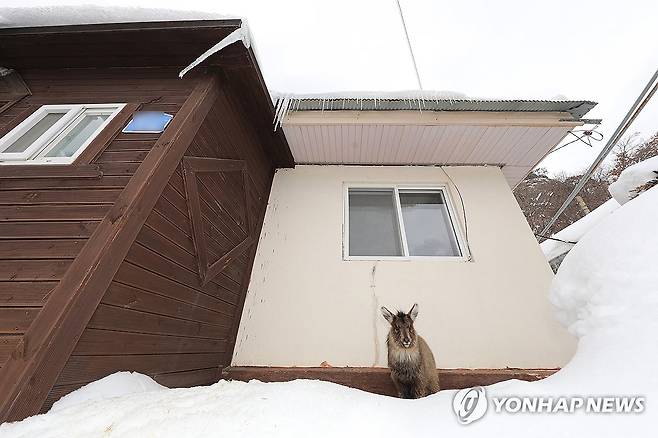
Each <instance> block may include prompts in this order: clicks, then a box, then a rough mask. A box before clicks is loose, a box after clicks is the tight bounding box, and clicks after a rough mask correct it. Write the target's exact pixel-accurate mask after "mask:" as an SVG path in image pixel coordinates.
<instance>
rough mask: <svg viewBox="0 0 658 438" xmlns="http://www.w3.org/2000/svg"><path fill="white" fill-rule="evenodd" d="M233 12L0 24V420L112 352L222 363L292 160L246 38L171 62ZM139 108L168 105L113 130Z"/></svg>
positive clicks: (201, 379)
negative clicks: (148, 125)
mask: <svg viewBox="0 0 658 438" xmlns="http://www.w3.org/2000/svg"><path fill="white" fill-rule="evenodd" d="M240 26H241V21H240V20H221V21H200V22H158V23H128V24H107V25H105V24H103V25H84V26H64V27H38V28H18V29H2V30H0V60H2V61H1V62H0V64H1V66H2V67H3V69H1V71H0V75H1V76H2V77H0V137H1V138H2V140H0V141H2V143H0V160H2V164H1V165H0V366H1V367H2V368H1V369H0V420H15V419H20V418H24V417H26V416H29V415H33V414H36V413H38V412H42V411H44V410H47V409H48V408H49V406H50V405H51V404H52V403H53V401H55V400H57V399H58V398H59V397H61V396H62V395H64V394H66V393H68V392H70V391H72V390H74V389H76V388H78V387H80V386H82V385H84V384H85V383H87V382H90V381H93V380H96V379H98V378H100V377H103V376H105V375H107V374H109V373H112V372H114V371H117V370H135V371H139V372H142V373H146V374H149V375H151V376H153V377H154V378H155V379H156V380H158V381H159V382H161V383H162V384H164V385H167V386H170V387H177V386H194V385H203V384H209V383H213V382H216V381H217V380H218V379H219V377H220V371H221V369H222V368H223V367H224V366H226V365H228V364H230V360H231V357H232V352H233V346H234V343H235V336H236V332H237V329H238V325H239V319H240V315H241V310H242V302H243V300H244V297H245V293H246V288H247V283H248V281H249V276H250V270H251V266H252V261H253V257H254V251H255V243H256V241H257V239H258V235H259V232H260V228H261V225H262V220H263V215H264V213H265V205H266V203H267V199H268V195H269V190H270V184H271V182H272V177H273V174H274V170H275V169H276V168H280V167H288V166H292V165H293V161H292V156H291V154H290V151H289V148H288V145H287V143H286V140H285V138H284V136H283V134H282V133H281V132H274V131H273V129H272V120H273V116H274V113H273V107H272V102H271V99H270V97H269V94H268V91H267V89H266V88H265V84H264V81H263V78H262V76H261V73H260V71H259V68H258V65H257V62H256V59H255V57H254V53H253V51H252V50H251V49H248V48H246V47H245V46H244V45H243V44H241V43H240V42H238V43H236V44H232V45H231V46H229V47H227V48H225V49H224V50H222V51H221V52H220V53H217V54H214V55H212V56H210V57H209V58H208V59H206V60H205V61H204V62H203V63H202V65H200V66H198V67H196V68H194V69H193V70H192V71H191V72H189V73H188V74H187V75H185V76H184V77H183V78H182V79H181V78H179V72H180V71H181V70H182V69H183V68H184V67H185V66H187V65H188V64H190V62H192V61H193V60H194V59H195V58H197V56H199V55H200V54H202V53H203V52H205V51H206V50H207V49H208V48H210V47H212V46H213V45H215V44H216V43H217V42H218V41H221V40H222V39H223V38H224V37H226V36H227V35H228V34H230V33H231V32H234V31H236V30H238V29H240ZM143 112H152V113H154V114H166V115H171V116H173V118H171V120H170V121H169V123H168V125H167V126H166V129H164V131H163V132H160V133H158V132H150V133H143V132H136V133H135V132H123V131H124V128H125V127H126V125H127V124H129V122H131V121H132V120H133V119H134V118H135V115H137V114H141V113H143ZM30 118H31V119H30ZM66 118H69V119H70V120H69V121H68V124H62V123H60V122H61V121H62V120H64V119H66ZM156 131H157V130H156ZM17 133H18V134H17ZM39 142H40V144H41V146H39V147H40V148H41V149H40V150H38V151H37V150H32V149H34V148H32V145H33V144H35V143H39ZM45 143H48V145H47V146H45V149H43V144H45ZM28 149H30V150H28ZM12 154H13V155H12ZM20 154H22V155H23V156H22V157H18V155H20Z"/></svg>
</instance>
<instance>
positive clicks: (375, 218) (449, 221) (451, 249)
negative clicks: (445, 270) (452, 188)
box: [343, 184, 467, 260]
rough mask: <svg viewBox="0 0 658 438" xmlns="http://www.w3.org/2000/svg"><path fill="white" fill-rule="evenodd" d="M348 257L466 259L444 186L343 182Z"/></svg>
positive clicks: (366, 258) (345, 244) (346, 254)
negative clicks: (344, 183)
mask: <svg viewBox="0 0 658 438" xmlns="http://www.w3.org/2000/svg"><path fill="white" fill-rule="evenodd" d="M344 196H345V207H344V208H345V224H344V245H343V246H344V248H343V250H344V253H343V256H344V258H345V260H387V259H391V260H400V259H402V260H409V259H417V258H423V259H428V258H430V259H450V260H466V257H467V255H466V254H465V252H466V246H465V245H464V244H463V239H462V234H461V232H460V230H459V227H458V226H457V224H456V221H455V220H454V218H455V213H454V208H453V206H452V202H451V200H450V197H449V195H448V190H447V188H446V187H445V186H444V185H431V186H410V185H399V184H378V185H376V186H373V185H363V184H346V185H345V195H344Z"/></svg>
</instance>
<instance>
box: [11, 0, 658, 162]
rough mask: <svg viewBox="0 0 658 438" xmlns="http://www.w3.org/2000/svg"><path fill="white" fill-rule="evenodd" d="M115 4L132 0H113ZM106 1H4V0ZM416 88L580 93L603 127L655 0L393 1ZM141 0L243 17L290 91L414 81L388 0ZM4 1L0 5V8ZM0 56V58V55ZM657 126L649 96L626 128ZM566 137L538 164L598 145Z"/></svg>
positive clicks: (638, 58) (645, 65)
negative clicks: (406, 36) (561, 145)
mask: <svg viewBox="0 0 658 438" xmlns="http://www.w3.org/2000/svg"><path fill="white" fill-rule="evenodd" d="M111 3H112V5H117V6H123V5H125V6H135V5H136V4H137V2H135V1H127V0H112V2H111ZM53 4H57V5H76V4H77V5H80V4H97V5H101V6H107V5H108V3H107V0H104V1H98V0H95V1H94V0H87V1H75V0H74V1H70V0H65V1H58V2H54V1H53V0H50V1H39V0H2V5H3V6H9V7H12V6H40V5H53ZM401 4H402V8H403V10H404V13H405V19H406V21H407V26H408V30H409V34H410V38H411V41H412V44H413V47H414V51H415V54H416V59H417V61H418V68H419V71H420V75H421V79H422V82H423V86H424V88H425V89H434V90H454V91H460V92H463V93H465V94H467V95H469V96H473V97H496V98H531V99H533V98H536V99H541V98H545V99H546V98H554V97H556V96H562V97H567V98H570V99H588V100H594V101H597V102H599V105H598V106H597V107H596V108H595V109H594V110H593V111H592V112H591V113H589V114H588V116H587V117H590V118H602V119H603V124H602V125H601V127H600V128H599V129H600V130H601V131H602V132H603V133H604V134H605V135H606V138H605V140H607V137H608V135H610V134H611V133H612V131H613V130H614V128H615V127H616V125H617V124H618V123H619V121H620V120H621V118H622V117H623V116H624V114H625V112H626V111H627V110H628V108H629V107H630V105H631V104H632V103H633V101H634V100H635V98H636V97H637V95H638V93H639V92H640V90H641V89H642V88H643V87H644V85H645V84H646V81H647V80H648V79H649V77H650V76H651V75H652V74H653V72H654V71H655V70H656V68H658V26H657V25H656V17H657V16H658V1H656V0H653V1H651V0H647V1H639V0H638V1H626V2H620V1H607V0H605V1H601V0H599V1H573V0H552V1H543V2H532V1H528V0H499V1H495V2H494V1H485V0H460V1H457V0H453V1H437V0H434V1H432V0H401ZM139 6H141V7H158V8H171V9H186V10H199V11H207V12H217V13H220V14H227V15H239V16H243V17H246V18H247V19H248V21H249V25H250V29H251V33H252V35H253V38H254V40H255V44H256V47H257V50H258V55H259V60H260V63H261V68H262V70H263V74H264V76H265V79H266V81H267V84H268V86H269V87H270V89H272V90H277V91H287V92H324V91H344V90H409V89H417V88H418V87H417V83H416V79H415V75H414V72H413V66H412V64H411V59H410V57H409V52H408V49H407V45H406V41H405V39H404V33H403V29H402V26H401V23H400V17H399V14H398V9H397V6H396V3H395V0H330V1H311V0H306V1H303V0H269V1H258V0H210V1H204V0H185V1H180V0H178V1H176V0H140V1H139ZM1 15H2V9H1V7H0V16H1ZM0 64H1V62H0ZM657 130H658V97H656V98H655V100H654V101H652V102H651V103H650V104H649V105H648V106H647V107H646V109H645V110H644V112H643V113H642V114H641V115H640V117H639V118H638V119H637V121H636V122H635V123H634V125H633V126H632V127H631V129H630V130H629V132H634V131H639V132H641V134H642V135H643V136H644V137H647V136H649V135H651V134H652V133H654V132H655V131H657ZM605 140H604V141H603V142H601V143H598V144H597V146H595V148H592V149H590V148H588V147H587V146H585V145H582V144H574V145H571V146H568V147H566V148H564V149H562V150H561V151H559V152H556V153H554V154H552V155H551V156H549V157H548V158H547V159H546V160H545V161H544V162H543V163H542V166H545V167H548V168H549V170H551V171H552V172H561V171H564V172H567V173H572V172H576V171H579V170H581V169H584V168H586V167H587V166H588V165H589V164H590V163H591V161H592V160H593V159H594V157H595V155H596V154H597V153H598V151H599V150H600V149H601V148H602V147H603V144H604V143H605Z"/></svg>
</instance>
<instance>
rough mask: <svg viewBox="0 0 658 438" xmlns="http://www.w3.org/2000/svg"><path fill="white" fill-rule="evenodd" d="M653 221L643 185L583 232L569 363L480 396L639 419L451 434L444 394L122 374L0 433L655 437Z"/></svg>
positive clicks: (570, 420)
mask: <svg viewBox="0 0 658 438" xmlns="http://www.w3.org/2000/svg"><path fill="white" fill-rule="evenodd" d="M657 222H658V189H651V190H649V191H647V192H646V193H644V194H642V195H641V196H639V197H637V198H635V199H633V200H631V201H629V202H628V203H626V204H625V205H623V206H622V207H620V208H618V209H617V210H616V211H615V213H614V214H610V215H607V217H605V218H603V219H601V221H600V222H599V224H598V225H597V226H596V227H595V228H593V229H592V230H591V231H590V232H589V233H587V234H585V235H584V236H583V237H582V238H581V239H580V242H579V243H578V244H577V245H576V246H575V247H574V248H573V250H572V251H571V252H570V253H569V254H568V256H567V257H566V259H565V261H564V263H563V265H562V267H561V268H560V270H559V272H558V274H557V276H556V277H555V280H554V282H553V286H552V290H551V293H550V296H551V301H552V302H553V303H554V304H555V306H556V308H557V314H558V317H559V319H560V320H561V321H562V322H563V323H564V324H565V325H566V326H567V327H568V328H569V330H571V331H572V332H573V333H574V334H575V335H576V336H578V337H579V344H578V351H577V353H576V355H575V357H574V358H573V360H572V361H571V362H570V363H569V364H568V365H567V366H566V367H564V368H563V369H562V370H561V371H560V372H558V373H556V374H555V375H553V376H551V377H549V378H547V379H545V380H543V381H539V382H533V383H529V382H520V381H508V382H502V383H499V384H496V385H492V386H490V387H487V395H488V397H489V398H492V397H500V396H506V395H507V396H509V395H519V396H520V395H533V394H534V395H541V396H543V397H549V396H563V395H564V396H588V395H594V396H610V395H615V396H623V395H634V396H637V395H640V396H644V397H646V409H645V410H644V412H642V413H634V414H610V413H608V414H600V413H599V414H595V413H582V412H580V413H576V414H566V413H553V414H546V413H544V414H528V413H517V414H503V413H495V412H492V411H493V410H494V409H493V407H492V406H490V407H489V412H488V413H487V414H486V415H485V417H484V418H482V419H481V420H479V421H477V422H474V423H472V424H469V425H466V426H463V425H460V424H459V423H458V422H457V421H456V418H455V416H454V414H453V411H452V399H453V396H454V391H441V392H440V393H438V394H435V395H433V396H430V397H426V398H424V399H420V400H400V399H396V398H391V397H384V396H378V395H374V394H369V393H366V392H362V391H359V390H355V389H350V388H345V387H342V386H339V385H335V384H332V383H325V382H319V381H303V380H298V381H294V382H289V383H261V382H257V381H252V382H249V383H242V382H226V381H221V382H219V383H217V384H215V385H212V386H208V387H197V388H189V389H165V388H162V387H159V386H158V385H157V384H154V383H153V382H150V383H149V382H148V378H146V377H144V376H140V375H136V374H129V373H124V374H122V375H119V376H111V377H110V378H109V380H107V381H101V382H97V383H96V384H95V385H89V386H88V387H85V388H83V389H81V390H79V391H78V392H75V393H72V394H71V395H69V396H67V397H66V398H64V399H63V400H62V401H60V402H59V403H58V404H57V405H56V406H55V407H54V408H53V409H52V410H51V411H50V412H48V413H47V414H44V415H38V416H34V417H31V418H28V419H26V420H24V421H21V422H18V423H12V424H3V425H1V426H0V436H2V437H3V438H4V437H40V438H46V437H61V436H65V437H70V438H73V437H100V436H103V437H119V436H121V437H123V436H126V437H151V436H152V437H180V436H185V437H201V436H221V437H288V438H289V437H308V436H312V437H330V436H331V437H335V436H359V437H371V436H372V437H375V436H378V437H381V436H390V435H398V436H399V435H402V434H404V435H405V436H418V437H426V436H427V437H434V436H450V437H455V436H476V437H485V436H487V437H492V436H509V437H516V436H533V437H550V438H555V437H571V436H573V437H575V436H579V437H588V436H591V437H594V436H596V437H602V436H606V437H608V436H609V437H620V436H628V437H644V436H646V437H649V436H655V431H656V430H657V428H658V408H657V407H656V406H658V405H657V404H656V400H658V374H657V373H656V368H657V367H658V342H656V334H657V333H658V318H656V315H658V286H656V285H658V269H656V261H655V257H654V256H653V255H654V254H653V253H654V252H655V248H656V247H658V233H656V232H655V230H656V223H657ZM528 335H529V336H532V334H531V333H529V334H528ZM105 385H107V386H110V388H109V389H104V388H103V386H105ZM94 386H95V387H94ZM113 388H114V389H113ZM133 390H134V391H135V392H134V393H129V392H132V391H133ZM108 391H109V392H108ZM144 391H146V392H144ZM121 394H123V395H121ZM113 395H116V396H115V397H109V398H108V396H113Z"/></svg>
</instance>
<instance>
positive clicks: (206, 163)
mask: <svg viewBox="0 0 658 438" xmlns="http://www.w3.org/2000/svg"><path fill="white" fill-rule="evenodd" d="M245 166H246V165H245V162H244V161H243V160H229V159H226V158H209V157H185V158H183V169H190V170H192V171H194V172H231V171H238V170H239V171H242V170H244V169H245Z"/></svg>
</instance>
